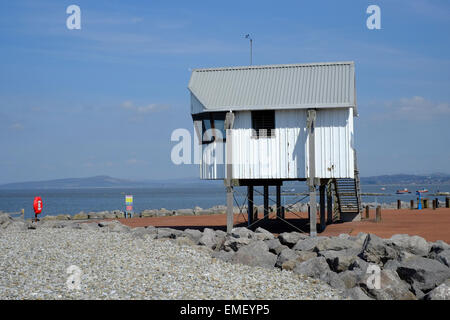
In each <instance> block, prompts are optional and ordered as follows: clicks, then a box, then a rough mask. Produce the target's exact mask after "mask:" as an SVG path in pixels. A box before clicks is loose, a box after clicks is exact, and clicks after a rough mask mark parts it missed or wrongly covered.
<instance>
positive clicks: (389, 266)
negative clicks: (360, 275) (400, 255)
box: [383, 260, 400, 272]
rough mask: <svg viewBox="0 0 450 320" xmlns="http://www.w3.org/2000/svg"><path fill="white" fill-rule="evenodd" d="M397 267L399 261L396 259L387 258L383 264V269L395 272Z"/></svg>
mask: <svg viewBox="0 0 450 320" xmlns="http://www.w3.org/2000/svg"><path fill="white" fill-rule="evenodd" d="M398 267H400V262H399V261H397V260H389V261H388V262H386V263H385V264H384V266H383V269H385V270H392V271H395V272H397V269H398Z"/></svg>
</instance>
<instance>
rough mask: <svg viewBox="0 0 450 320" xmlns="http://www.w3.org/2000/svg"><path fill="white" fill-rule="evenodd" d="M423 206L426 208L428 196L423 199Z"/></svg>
mask: <svg viewBox="0 0 450 320" xmlns="http://www.w3.org/2000/svg"><path fill="white" fill-rule="evenodd" d="M423 207H424V209H428V198H425V199H423Z"/></svg>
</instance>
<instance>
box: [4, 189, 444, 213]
mask: <svg viewBox="0 0 450 320" xmlns="http://www.w3.org/2000/svg"><path fill="white" fill-rule="evenodd" d="M381 187H383V186H372V185H371V186H365V185H363V186H362V192H370V193H385V194H386V195H385V196H376V197H375V196H363V197H362V201H363V202H378V203H390V202H395V201H396V200H397V199H401V200H403V201H409V200H410V199H416V195H415V194H414V192H415V191H416V190H418V189H422V188H426V189H428V190H429V191H430V192H436V191H446V192H449V191H450V185H439V186H438V185H414V186H408V185H402V186H385V188H386V190H384V191H383V190H381ZM292 188H294V189H295V192H306V184H305V183H295V184H290V185H286V186H283V188H282V190H283V191H287V192H291V189H292ZM403 188H408V190H410V191H412V193H411V194H405V195H396V194H395V191H396V190H398V189H403ZM235 190H236V199H237V201H238V202H239V205H241V204H242V203H243V201H244V194H245V193H246V189H245V188H244V187H239V188H236V189H235ZM258 192H262V189H261V188H256V189H255V202H256V203H257V204H262V203H263V200H262V197H261V196H260V195H259V194H258ZM270 192H271V193H274V192H275V188H271V189H270ZM126 194H132V195H133V196H134V211H135V212H139V211H141V210H144V209H157V208H166V209H180V208H193V207H195V206H200V207H202V208H209V207H212V206H214V205H218V204H222V205H225V203H226V196H225V187H224V185H223V183H221V182H220V183H217V185H215V184H212V185H211V184H208V185H207V186H199V185H195V186H189V185H183V186H179V187H177V186H172V187H154V188H136V189H133V188H123V189H121V188H114V189H112V188H97V189H54V190H52V189H47V190H0V210H3V211H5V212H16V211H20V209H22V208H24V209H25V216H26V217H27V218H28V217H32V216H34V214H33V199H34V197H35V196H41V197H42V199H43V202H44V210H43V212H42V216H44V215H55V214H61V213H68V214H75V213H78V212H80V211H85V212H89V211H103V210H116V209H120V210H125V195H126ZM428 197H430V198H431V196H428ZM271 198H272V199H275V196H274V195H271ZM433 198H434V197H433ZM438 198H439V200H440V201H445V196H440V197H438ZM297 199H299V198H298V197H294V196H283V199H282V201H283V203H292V202H293V201H296V200H297ZM307 200H308V199H307V198H306V199H305V200H304V201H307Z"/></svg>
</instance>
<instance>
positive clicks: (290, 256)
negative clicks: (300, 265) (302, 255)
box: [275, 248, 298, 267]
mask: <svg viewBox="0 0 450 320" xmlns="http://www.w3.org/2000/svg"><path fill="white" fill-rule="evenodd" d="M297 257H298V255H297V253H296V251H294V250H292V249H289V248H286V249H284V250H283V251H281V253H280V255H279V256H278V258H277V262H276V264H275V265H276V266H277V267H281V266H282V265H283V263H284V262H286V261H289V260H293V261H295V260H297Z"/></svg>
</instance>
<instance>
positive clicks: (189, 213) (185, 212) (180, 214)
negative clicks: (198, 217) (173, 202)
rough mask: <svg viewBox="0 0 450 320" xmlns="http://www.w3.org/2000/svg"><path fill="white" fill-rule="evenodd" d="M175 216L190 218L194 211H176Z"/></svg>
mask: <svg viewBox="0 0 450 320" xmlns="http://www.w3.org/2000/svg"><path fill="white" fill-rule="evenodd" d="M175 215H176V216H192V215H194V210H192V209H178V210H175Z"/></svg>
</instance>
